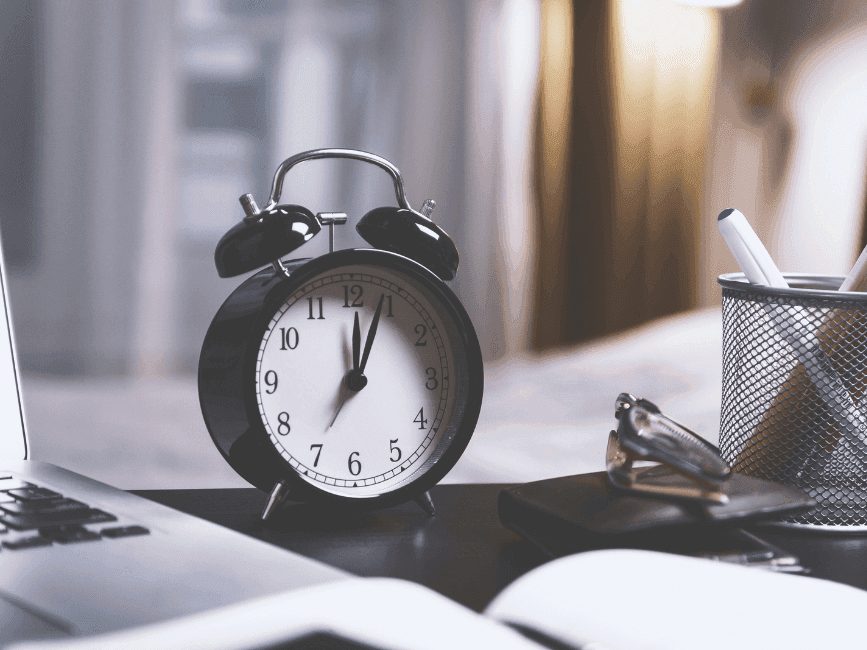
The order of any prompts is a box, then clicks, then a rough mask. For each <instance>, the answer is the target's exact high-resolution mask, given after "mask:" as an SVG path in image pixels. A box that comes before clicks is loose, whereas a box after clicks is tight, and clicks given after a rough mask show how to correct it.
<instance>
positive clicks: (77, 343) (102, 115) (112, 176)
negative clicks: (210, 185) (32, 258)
mask: <svg viewBox="0 0 867 650" xmlns="http://www.w3.org/2000/svg"><path fill="white" fill-rule="evenodd" d="M39 12H40V17H41V18H40V20H41V23H40V26H39V31H40V37H39V46H40V48H41V49H40V57H41V60H40V62H39V70H40V72H39V76H38V78H39V81H40V106H39V108H38V113H37V114H38V119H39V137H38V138H37V139H38V142H39V146H38V149H39V151H38V153H37V154H36V158H37V160H38V161H39V167H38V172H37V174H36V179H37V180H36V191H35V194H36V197H35V202H36V211H35V212H36V214H28V213H26V212H16V213H15V214H14V215H13V217H12V218H13V219H15V220H18V221H20V222H21V225H22V227H27V226H29V227H30V228H32V227H33V225H32V224H34V223H38V227H39V233H38V238H37V239H38V244H39V248H38V251H37V255H36V262H37V263H36V264H34V265H32V266H31V267H28V268H26V269H23V270H22V271H20V272H18V273H14V274H13V275H10V278H9V285H10V294H11V298H12V304H13V312H14V323H15V327H16V333H17V335H16V339H17V348H18V354H19V359H20V361H21V364H22V366H23V368H24V369H26V370H31V371H37V372H46V373H51V374H57V375H70V374H77V373H82V372H88V373H92V374H117V373H124V372H127V371H129V370H130V369H132V368H134V367H136V366H137V365H139V364H140V363H141V364H142V365H144V366H146V367H147V368H151V369H153V368H154V366H155V364H156V365H159V364H160V362H161V359H162V357H164V356H165V354H166V353H167V351H168V349H169V348H170V345H171V341H170V340H169V337H168V336H166V335H163V334H162V329H161V328H160V326H159V325H158V326H157V327H156V328H154V327H153V324H155V323H156V324H160V323H164V322H171V320H172V319H171V309H172V307H173V302H172V288H173V282H174V273H173V269H174V265H173V262H174V257H173V250H172V247H173V244H174V236H173V228H174V226H175V216H176V215H175V211H174V206H175V203H176V198H175V193H174V188H173V185H172V184H173V180H174V178H175V172H174V159H175V156H174V142H173V138H174V135H175V133H176V127H175V122H174V108H173V107H174V99H173V95H174V93H175V86H174V85H173V66H174V58H175V57H174V54H173V52H174V50H173V43H174V38H173V29H174V23H173V18H174V15H175V0H155V1H153V2H148V3H141V2H134V3H133V2H130V3H126V2H119V3H118V2H106V1H100V0H78V1H77V2H75V3H69V2H44V3H40V5H39ZM14 155H18V153H17V152H15V154H14ZM10 234H11V235H12V236H13V237H14V230H13V231H12V232H11V233H10ZM5 235H6V233H5V232H4V236H5ZM12 271H13V272H14V271H15V269H14V267H13V269H12Z"/></svg>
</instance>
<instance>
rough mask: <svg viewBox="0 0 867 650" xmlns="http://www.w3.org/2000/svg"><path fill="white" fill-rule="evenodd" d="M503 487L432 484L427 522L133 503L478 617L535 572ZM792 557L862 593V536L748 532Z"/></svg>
mask: <svg viewBox="0 0 867 650" xmlns="http://www.w3.org/2000/svg"><path fill="white" fill-rule="evenodd" d="M504 487H507V486H505V485H496V484H493V485H491V484H478V485H438V486H436V487H435V488H433V490H432V496H433V499H434V502H435V503H436V504H437V514H436V516H435V517H428V516H427V515H425V514H424V513H423V512H422V511H421V509H420V508H419V507H418V506H416V505H415V504H412V503H410V504H405V505H402V506H397V507H395V508H390V509H388V510H380V511H377V512H370V513H361V514H356V515H352V516H343V517H336V516H330V517H329V516H323V515H322V514H321V513H318V512H317V511H316V510H315V509H313V508H310V507H308V506H305V505H292V506H289V507H287V508H285V509H283V510H282V511H280V513H279V514H278V515H276V516H275V517H274V519H273V521H270V522H268V524H265V525H263V524H262V523H261V522H260V520H259V516H260V514H261V512H262V509H263V508H264V505H265V500H266V495H265V494H263V493H262V492H259V491H258V490H256V489H254V488H249V489H227V490H141V491H136V494H138V495H140V496H144V497H146V498H148V499H151V500H153V501H157V502H159V503H162V504H165V505H167V506H169V507H172V508H175V509H177V510H181V511H182V512H186V513H189V514H192V515H195V516H197V517H201V518H203V519H207V520H208V521H212V522H214V523H217V524H220V525H223V526H226V527H227V528H231V529H233V530H237V531H239V532H242V533H245V534H247V535H250V536H252V537H256V538H258V539H261V540H264V541H266V542H270V543H272V544H275V545H277V546H281V547H283V548H286V549H289V550H292V551H295V552H296V553H300V554H302V555H306V556H308V557H311V558H314V559H317V560H321V561H322V562H326V563H328V564H331V565H333V566H336V567H340V568H341V569H345V570H347V571H349V572H351V573H354V574H356V575H361V576H384V577H392V578H403V579H405V580H412V581H414V582H418V583H421V584H423V585H426V586H428V587H430V588H432V589H434V590H436V591H438V592H439V593H441V594H444V595H445V596H448V597H449V598H451V599H453V600H455V601H457V602H459V603H462V604H464V605H466V606H468V607H470V608H472V609H474V610H476V611H481V610H482V609H484V608H485V606H486V605H487V604H488V603H489V602H490V601H491V600H492V599H493V598H494V596H495V595H496V594H497V593H499V591H500V590H501V589H503V588H504V587H505V586H506V585H508V584H509V583H510V582H512V581H513V580H514V579H515V578H517V577H518V576H520V575H522V574H524V573H526V572H527V571H529V570H531V569H533V568H535V567H537V566H539V565H541V564H543V563H544V562H545V561H546V560H547V558H546V557H545V556H543V555H542V554H541V553H540V552H539V551H538V550H536V548H535V547H534V546H532V545H531V544H530V543H528V542H525V541H524V540H522V539H521V538H520V537H519V536H518V535H516V534H515V533H513V532H511V531H509V530H507V529H505V528H503V527H502V525H501V524H500V520H499V518H498V516H497V497H498V495H499V493H500V490H502V489H503V488H504ZM752 530H753V531H754V532H756V533H757V534H758V535H760V536H762V537H764V538H765V539H767V540H768V541H769V542H771V543H773V544H776V545H777V546H780V547H781V548H784V549H786V550H788V551H790V552H793V553H795V554H796V555H798V556H799V557H800V558H801V560H802V562H803V564H804V565H805V566H807V567H809V568H811V569H812V572H813V573H812V575H814V576H816V577H820V578H827V579H830V580H835V581H838V582H842V583H845V584H849V585H853V586H856V587H860V588H862V589H867V535H851V534H849V535H847V534H828V533H824V534H819V533H813V532H803V533H800V532H788V531H787V532H779V531H778V530H771V529H768V528H762V529H757V528H754V529H752Z"/></svg>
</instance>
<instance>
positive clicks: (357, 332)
mask: <svg viewBox="0 0 867 650" xmlns="http://www.w3.org/2000/svg"><path fill="white" fill-rule="evenodd" d="M360 351H361V328H360V327H359V326H358V312H355V324H354V325H353V326H352V369H353V370H358V354H359V352H360Z"/></svg>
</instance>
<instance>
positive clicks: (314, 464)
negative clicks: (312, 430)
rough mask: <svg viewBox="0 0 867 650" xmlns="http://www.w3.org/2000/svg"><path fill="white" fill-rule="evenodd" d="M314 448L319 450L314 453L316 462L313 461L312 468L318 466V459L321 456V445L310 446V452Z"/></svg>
mask: <svg viewBox="0 0 867 650" xmlns="http://www.w3.org/2000/svg"><path fill="white" fill-rule="evenodd" d="M316 447H319V449H318V450H317V451H316V460H314V461H313V467H316V466H317V465H319V457H320V456H321V455H322V445H310V451H313V450H314V449H315V448H316Z"/></svg>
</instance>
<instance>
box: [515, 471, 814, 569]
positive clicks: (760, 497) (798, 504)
mask: <svg viewBox="0 0 867 650" xmlns="http://www.w3.org/2000/svg"><path fill="white" fill-rule="evenodd" d="M731 480H732V481H735V483H733V484H732V485H731V486H730V488H729V490H728V493H729V497H730V501H729V503H727V504H724V505H716V504H714V505H704V506H703V505H701V504H697V503H695V502H688V501H675V500H669V499H657V498H653V497H649V496H643V495H638V494H635V493H631V492H626V491H624V490H619V489H617V488H613V487H611V485H610V483H609V482H608V476H607V474H606V473H605V472H594V473H591V474H578V475H575V476H563V477H560V478H555V479H548V480H545V481H536V482H533V483H525V484H523V485H518V486H515V487H511V488H507V489H505V490H503V491H502V492H501V493H500V497H499V500H498V509H499V515H500V521H501V522H502V523H503V525H504V526H506V528H509V529H511V530H514V531H515V532H517V533H518V534H519V535H521V536H522V537H524V538H525V539H527V540H529V541H531V542H532V543H533V544H535V545H536V546H537V547H539V548H540V549H541V550H542V551H543V552H544V553H545V554H546V555H548V556H549V557H561V556H563V555H568V554H571V553H575V552H578V551H582V550H589V549H595V548H614V547H616V548H640V549H649V550H665V551H669V552H675V553H689V554H692V553H696V552H708V553H710V552H721V551H725V550H732V548H723V547H726V546H730V545H731V544H732V543H735V541H736V540H734V539H732V536H737V533H735V532H734V531H736V530H737V528H738V527H739V526H741V525H745V524H747V523H751V522H755V521H760V520H763V519H768V518H770V517H774V516H779V515H783V514H795V513H798V512H803V511H805V510H807V509H809V508H811V507H812V506H814V505H815V502H814V501H813V500H812V499H810V498H809V497H808V496H807V495H805V494H804V493H803V492H800V491H799V490H795V489H793V488H789V487H786V486H783V485H778V484H776V483H770V482H769V481H763V480H761V479H755V478H752V477H748V476H743V475H741V474H735V475H733V477H732V479H731Z"/></svg>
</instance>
